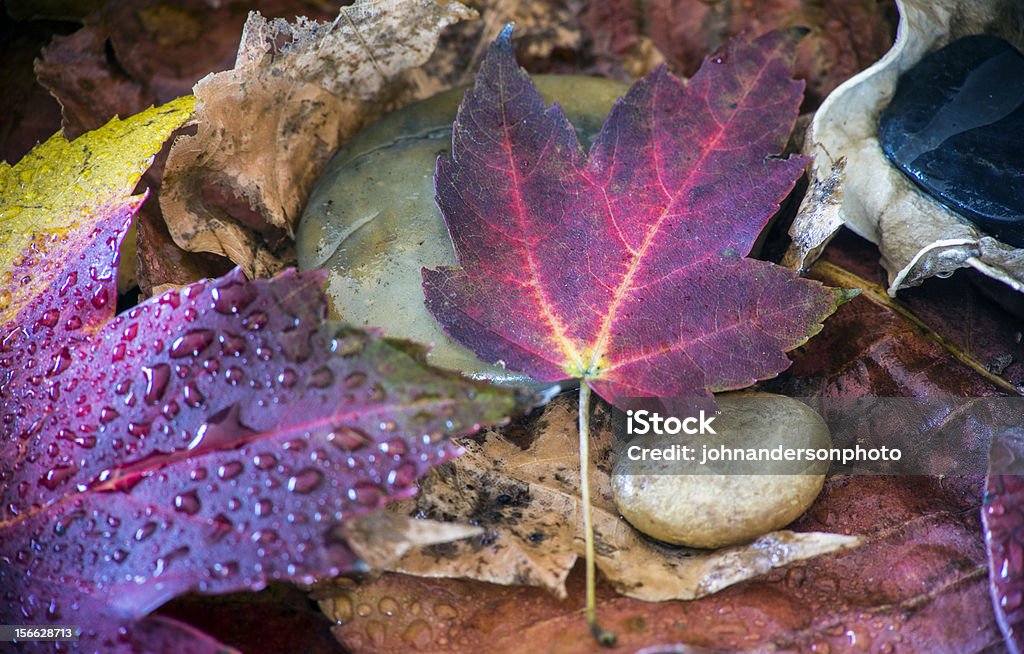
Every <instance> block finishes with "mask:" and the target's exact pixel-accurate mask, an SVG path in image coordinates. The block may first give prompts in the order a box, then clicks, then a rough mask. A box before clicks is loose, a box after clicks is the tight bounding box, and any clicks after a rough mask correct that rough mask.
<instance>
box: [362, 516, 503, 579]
mask: <svg viewBox="0 0 1024 654" xmlns="http://www.w3.org/2000/svg"><path fill="white" fill-rule="evenodd" d="M344 529H345V540H346V542H347V543H348V546H349V547H351V548H352V551H353V552H355V553H356V555H357V556H359V558H360V559H362V561H363V563H365V564H366V565H367V566H369V567H371V568H377V569H381V568H386V567H387V566H389V565H392V564H393V563H394V562H395V561H397V560H398V559H399V558H401V557H402V556H403V555H405V553H406V552H408V551H410V550H411V549H413V548H415V547H426V546H429V545H438V544H441V543H449V542H451V541H455V540H460V539H463V538H469V537H470V536H479V535H480V534H482V533H483V532H484V530H483V529H481V528H480V527H473V526H470V525H460V524H455V523H452V522H439V521H437V520H414V519H413V518H410V517H409V516H407V515H405V514H402V513H397V512H395V511H386V510H385V511H374V512H373V513H367V514H365V515H361V516H359V517H357V518H353V519H352V520H349V521H348V522H346V523H345V524H344Z"/></svg>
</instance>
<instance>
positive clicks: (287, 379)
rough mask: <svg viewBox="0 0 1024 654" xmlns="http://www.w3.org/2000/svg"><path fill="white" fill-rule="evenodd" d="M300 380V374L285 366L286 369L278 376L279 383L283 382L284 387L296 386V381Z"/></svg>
mask: <svg viewBox="0 0 1024 654" xmlns="http://www.w3.org/2000/svg"><path fill="white" fill-rule="evenodd" d="M298 380H299V374H298V373H297V372H295V371H294V370H292V369H291V368H285V369H284V371H283V372H282V373H281V374H279V375H278V376H277V383H278V384H281V386H283V387H284V388H291V387H293V386H295V382H297V381H298Z"/></svg>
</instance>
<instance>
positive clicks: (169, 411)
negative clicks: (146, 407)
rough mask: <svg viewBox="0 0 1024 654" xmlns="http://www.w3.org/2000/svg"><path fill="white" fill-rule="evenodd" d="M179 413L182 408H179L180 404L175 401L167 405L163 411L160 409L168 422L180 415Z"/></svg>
mask: <svg viewBox="0 0 1024 654" xmlns="http://www.w3.org/2000/svg"><path fill="white" fill-rule="evenodd" d="M179 411H181V407H180V406H178V403H177V402H176V401H175V400H171V401H170V402H168V403H167V404H165V405H164V406H163V408H162V409H160V413H161V414H162V415H163V417H165V418H167V419H168V420H170V419H171V418H173V417H174V416H176V415H178V412H179Z"/></svg>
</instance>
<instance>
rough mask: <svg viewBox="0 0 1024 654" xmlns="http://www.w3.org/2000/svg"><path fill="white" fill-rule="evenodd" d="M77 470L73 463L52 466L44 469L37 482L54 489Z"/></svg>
mask: <svg viewBox="0 0 1024 654" xmlns="http://www.w3.org/2000/svg"><path fill="white" fill-rule="evenodd" d="M76 472H78V468H77V467H76V466H73V465H62V466H54V467H53V468H51V469H49V470H47V471H46V474H45V475H43V477H42V478H41V479H40V480H39V483H40V484H41V485H43V486H45V487H46V488H47V489H49V490H56V488H57V487H58V486H60V485H61V484H62V483H64V481H66V480H67V479H68V478H69V477H71V476H73V475H74V474H75V473H76Z"/></svg>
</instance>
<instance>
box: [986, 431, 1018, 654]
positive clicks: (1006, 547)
mask: <svg viewBox="0 0 1024 654" xmlns="http://www.w3.org/2000/svg"><path fill="white" fill-rule="evenodd" d="M990 457H991V459H990V468H991V471H990V473H989V476H988V478H987V479H986V480H985V502H984V504H983V506H982V511H981V518H982V522H983V523H984V525H985V545H986V546H987V547H988V560H989V569H988V572H989V584H990V587H991V593H992V604H993V609H994V610H995V614H996V622H998V623H999V628H1000V629H1001V630H1002V632H1003V635H1004V636H1005V637H1006V646H1007V648H1008V649H1009V651H1010V652H1013V654H1019V653H1020V652H1024V474H1022V473H1024V469H1022V468H1021V463H1020V462H1021V461H1022V460H1024V441H1022V439H1021V433H1020V431H1019V430H1012V431H1010V432H1008V433H1003V434H999V435H998V436H997V437H996V438H995V440H994V442H993V444H992V452H991V455H990ZM996 471H1004V472H1008V473H1009V474H996Z"/></svg>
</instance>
